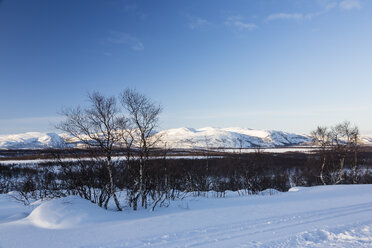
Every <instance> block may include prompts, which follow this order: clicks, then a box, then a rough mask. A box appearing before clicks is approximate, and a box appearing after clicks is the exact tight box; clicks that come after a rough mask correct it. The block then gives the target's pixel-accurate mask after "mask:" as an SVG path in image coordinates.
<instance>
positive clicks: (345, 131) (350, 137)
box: [330, 121, 359, 184]
mask: <svg viewBox="0 0 372 248" xmlns="http://www.w3.org/2000/svg"><path fill="white" fill-rule="evenodd" d="M330 135H331V141H332V147H333V148H334V149H335V151H336V153H337V157H338V160H339V171H338V175H337V178H336V181H335V183H336V184H337V183H340V182H342V181H343V180H344V178H343V171H344V166H345V159H346V156H347V155H348V154H350V153H351V152H354V165H353V167H355V168H357V147H358V140H359V129H358V127H356V126H351V124H350V122H349V121H344V122H342V123H340V124H338V125H336V126H334V127H333V128H332V129H331V132H330ZM355 170H357V169H355Z"/></svg>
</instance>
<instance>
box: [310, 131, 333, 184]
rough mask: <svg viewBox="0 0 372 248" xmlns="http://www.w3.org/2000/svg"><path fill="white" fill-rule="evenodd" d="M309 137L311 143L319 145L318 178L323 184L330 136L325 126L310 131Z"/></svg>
mask: <svg viewBox="0 0 372 248" xmlns="http://www.w3.org/2000/svg"><path fill="white" fill-rule="evenodd" d="M311 137H312V139H313V143H314V144H315V145H316V146H318V147H319V151H320V154H321V155H322V165H321V168H320V180H321V181H322V183H323V184H324V185H326V182H325V180H324V170H325V167H326V162H327V149H328V148H329V146H330V144H331V136H330V133H329V131H328V128H327V127H320V126H319V127H317V129H316V130H315V131H312V132H311Z"/></svg>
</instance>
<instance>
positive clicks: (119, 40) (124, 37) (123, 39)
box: [107, 31, 145, 51]
mask: <svg viewBox="0 0 372 248" xmlns="http://www.w3.org/2000/svg"><path fill="white" fill-rule="evenodd" d="M107 42H109V43H111V44H116V45H121V44H124V45H129V46H130V47H131V49H132V50H133V51H143V50H144V49H145V46H144V45H143V43H142V42H141V41H140V40H138V39H137V38H136V37H134V36H131V35H129V34H127V33H122V32H117V31H113V32H111V36H110V37H108V38H107Z"/></svg>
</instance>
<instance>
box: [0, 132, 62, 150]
mask: <svg viewBox="0 0 372 248" xmlns="http://www.w3.org/2000/svg"><path fill="white" fill-rule="evenodd" d="M63 143H64V142H63V139H62V138H61V137H60V136H59V135H58V134H56V133H39V132H28V133H22V134H13V135H0V148H7V149H25V148H29V149H34V148H47V147H60V146H61V145H63Z"/></svg>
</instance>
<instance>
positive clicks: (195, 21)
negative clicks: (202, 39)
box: [186, 15, 210, 29]
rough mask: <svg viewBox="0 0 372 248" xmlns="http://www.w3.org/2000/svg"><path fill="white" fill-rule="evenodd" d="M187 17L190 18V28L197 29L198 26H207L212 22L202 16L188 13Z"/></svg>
mask: <svg viewBox="0 0 372 248" xmlns="http://www.w3.org/2000/svg"><path fill="white" fill-rule="evenodd" d="M186 17H187V19H189V22H188V24H187V26H188V27H189V28H190V29H196V28H200V27H203V26H207V25H209V24H210V22H209V21H207V20H205V19H203V18H200V17H196V16H190V15H187V16H186Z"/></svg>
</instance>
